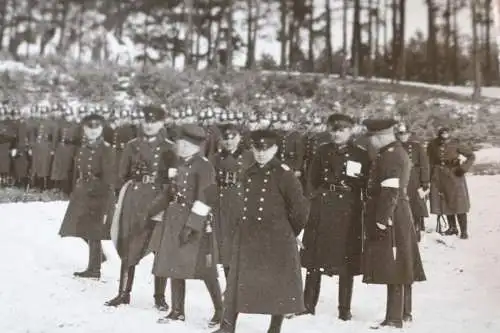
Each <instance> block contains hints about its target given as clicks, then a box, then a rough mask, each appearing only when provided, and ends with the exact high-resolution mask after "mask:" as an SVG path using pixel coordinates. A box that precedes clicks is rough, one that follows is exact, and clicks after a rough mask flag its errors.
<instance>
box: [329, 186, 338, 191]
mask: <svg viewBox="0 0 500 333" xmlns="http://www.w3.org/2000/svg"><path fill="white" fill-rule="evenodd" d="M328 189H329V190H330V191H332V192H336V191H337V185H336V184H330V186H329V187H328Z"/></svg>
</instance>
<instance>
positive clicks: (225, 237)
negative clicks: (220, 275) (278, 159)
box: [211, 124, 254, 278]
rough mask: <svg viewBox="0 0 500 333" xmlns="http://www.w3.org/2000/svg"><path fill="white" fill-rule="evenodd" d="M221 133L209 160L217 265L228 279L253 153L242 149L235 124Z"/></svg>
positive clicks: (222, 128) (225, 126)
mask: <svg viewBox="0 0 500 333" xmlns="http://www.w3.org/2000/svg"><path fill="white" fill-rule="evenodd" d="M220 131H221V133H222V134H221V136H222V138H221V148H220V150H219V151H218V152H217V153H216V154H215V155H213V156H212V158H211V162H212V164H213V166H214V168H215V172H216V182H217V194H216V196H215V198H214V199H215V200H214V201H215V204H214V205H213V214H214V218H215V221H214V222H215V232H216V235H217V245H218V246H219V264H221V265H222V266H223V267H224V273H225V275H226V278H227V277H228V273H229V264H230V262H231V254H232V244H233V238H234V232H235V227H236V224H237V222H238V220H239V218H240V217H241V214H242V210H243V198H242V192H241V191H242V189H241V186H240V185H241V180H242V175H243V173H244V172H245V170H246V169H247V168H248V167H249V166H250V165H251V164H252V163H253V162H254V159H253V154H252V152H251V151H249V150H248V149H246V148H245V147H244V145H243V142H242V136H241V133H240V131H239V129H238V127H237V126H236V125H233V124H224V125H221V126H220Z"/></svg>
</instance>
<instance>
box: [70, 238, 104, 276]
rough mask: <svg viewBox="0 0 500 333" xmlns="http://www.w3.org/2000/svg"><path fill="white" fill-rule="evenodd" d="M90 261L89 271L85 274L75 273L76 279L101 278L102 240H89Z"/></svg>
mask: <svg viewBox="0 0 500 333" xmlns="http://www.w3.org/2000/svg"><path fill="white" fill-rule="evenodd" d="M87 243H88V244H89V261H88V266H87V269H86V270H84V271H83V272H75V273H73V275H74V276H76V277H81V278H92V279H99V278H101V241H100V240H89V241H87Z"/></svg>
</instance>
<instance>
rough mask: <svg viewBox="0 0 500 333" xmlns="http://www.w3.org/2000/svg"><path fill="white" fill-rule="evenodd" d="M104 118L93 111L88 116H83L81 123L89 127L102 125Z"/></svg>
mask: <svg viewBox="0 0 500 333" xmlns="http://www.w3.org/2000/svg"><path fill="white" fill-rule="evenodd" d="M104 123H105V119H104V117H103V116H101V115H99V114H96V113H93V114H89V115H88V116H85V117H83V119H82V125H83V126H86V127H90V128H97V127H99V126H104Z"/></svg>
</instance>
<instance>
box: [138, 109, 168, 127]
mask: <svg viewBox="0 0 500 333" xmlns="http://www.w3.org/2000/svg"><path fill="white" fill-rule="evenodd" d="M142 113H143V114H144V121H146V122H147V123H154V122H157V121H163V120H164V119H165V116H166V114H165V111H164V110H163V109H162V108H161V107H160V106H153V105H149V106H145V107H143V108H142Z"/></svg>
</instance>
